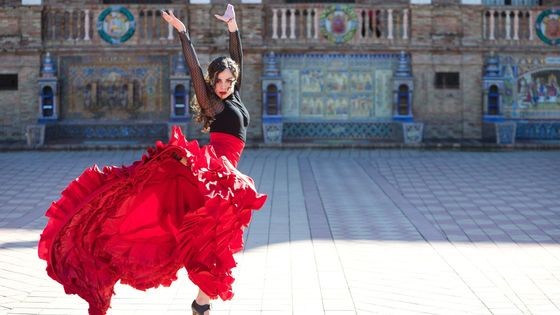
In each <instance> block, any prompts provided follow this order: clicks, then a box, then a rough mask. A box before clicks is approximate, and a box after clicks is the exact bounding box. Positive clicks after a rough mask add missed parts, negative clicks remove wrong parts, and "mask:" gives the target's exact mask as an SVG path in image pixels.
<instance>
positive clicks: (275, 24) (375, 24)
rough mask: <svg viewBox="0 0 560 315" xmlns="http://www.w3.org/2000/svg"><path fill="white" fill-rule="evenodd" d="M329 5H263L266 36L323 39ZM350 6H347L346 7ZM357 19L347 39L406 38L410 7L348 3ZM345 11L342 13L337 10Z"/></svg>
mask: <svg viewBox="0 0 560 315" xmlns="http://www.w3.org/2000/svg"><path fill="white" fill-rule="evenodd" d="M331 8H332V6H330V5H327V4H325V5H322V4H297V5H282V6H280V5H274V6H269V7H267V8H266V13H267V16H268V18H267V21H269V23H270V24H269V25H268V26H267V31H268V34H269V35H268V38H269V39H270V40H271V41H272V42H281V43H288V42H294V43H296V42H308V43H313V42H324V41H328V39H327V37H326V36H325V34H324V31H325V27H322V25H321V20H322V19H324V18H325V16H324V13H325V11H326V10H331ZM347 8H349V7H347ZM350 8H351V10H352V12H353V13H354V16H355V19H354V21H349V19H350V17H349V16H348V15H347V16H346V20H345V22H347V23H350V22H352V23H356V24H355V25H354V27H355V31H354V33H353V36H352V37H351V38H349V39H348V40H347V42H348V43H350V44H352V43H372V44H374V43H380V42H386V41H408V40H409V36H410V25H411V24H410V10H409V8H408V7H396V8H386V7H372V6H361V5H356V6H351V7H350ZM339 14H344V13H339Z"/></svg>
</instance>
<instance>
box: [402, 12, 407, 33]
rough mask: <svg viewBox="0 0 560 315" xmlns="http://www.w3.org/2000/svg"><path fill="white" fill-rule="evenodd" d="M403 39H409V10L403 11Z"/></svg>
mask: <svg viewBox="0 0 560 315" xmlns="http://www.w3.org/2000/svg"><path fill="white" fill-rule="evenodd" d="M402 38H403V39H408V9H404V11H403V35H402Z"/></svg>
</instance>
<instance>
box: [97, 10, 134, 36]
mask: <svg viewBox="0 0 560 315" xmlns="http://www.w3.org/2000/svg"><path fill="white" fill-rule="evenodd" d="M135 27H136V22H135V21H134V16H133V15H132V13H130V11H128V10H127V9H126V8H124V7H120V6H113V7H110V8H107V9H105V10H103V12H101V14H100V15H99V18H98V19H97V31H98V32H99V36H101V38H103V40H105V41H106V42H108V43H110V44H119V43H124V42H126V41H127V40H128V39H129V38H130V37H132V35H133V34H134V30H135Z"/></svg>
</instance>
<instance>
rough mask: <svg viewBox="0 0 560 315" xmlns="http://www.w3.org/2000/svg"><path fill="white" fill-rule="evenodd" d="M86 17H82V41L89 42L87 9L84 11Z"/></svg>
mask: <svg viewBox="0 0 560 315" xmlns="http://www.w3.org/2000/svg"><path fill="white" fill-rule="evenodd" d="M85 12H86V15H85V17H84V23H85V24H84V40H90V38H89V9H86V11H85Z"/></svg>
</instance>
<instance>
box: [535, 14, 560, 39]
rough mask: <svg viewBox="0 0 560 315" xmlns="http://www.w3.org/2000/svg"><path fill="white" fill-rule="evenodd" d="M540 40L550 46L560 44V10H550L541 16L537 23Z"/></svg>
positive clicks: (536, 27)
mask: <svg viewBox="0 0 560 315" xmlns="http://www.w3.org/2000/svg"><path fill="white" fill-rule="evenodd" d="M535 29H536V30H537V35H538V36H539V38H540V39H541V40H542V41H543V42H545V43H547V44H549V45H558V44H559V43H560V9H548V10H544V11H543V12H541V14H539V16H538V17H537V20H536V22H535Z"/></svg>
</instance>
